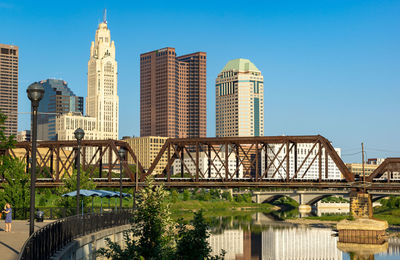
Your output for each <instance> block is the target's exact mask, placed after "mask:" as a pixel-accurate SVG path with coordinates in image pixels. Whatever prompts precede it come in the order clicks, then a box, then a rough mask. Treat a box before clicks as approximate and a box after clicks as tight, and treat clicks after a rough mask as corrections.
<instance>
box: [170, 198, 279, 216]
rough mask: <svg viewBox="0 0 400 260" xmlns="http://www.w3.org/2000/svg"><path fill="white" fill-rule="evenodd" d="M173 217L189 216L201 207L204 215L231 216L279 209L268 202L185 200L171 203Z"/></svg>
mask: <svg viewBox="0 0 400 260" xmlns="http://www.w3.org/2000/svg"><path fill="white" fill-rule="evenodd" d="M170 209H171V212H172V215H173V218H183V219H186V218H188V219H189V218H191V217H192V216H193V213H194V212H196V211H198V210H200V209H202V210H203V211H204V216H205V217H208V216H210V217H211V216H232V215H235V216H237V215H248V214H249V213H252V212H264V213H270V212H272V211H273V210H277V209H279V208H278V207H276V206H273V205H270V204H257V203H252V202H236V201H223V200H219V201H218V200H217V201H199V200H187V201H177V202H175V203H171V206H170Z"/></svg>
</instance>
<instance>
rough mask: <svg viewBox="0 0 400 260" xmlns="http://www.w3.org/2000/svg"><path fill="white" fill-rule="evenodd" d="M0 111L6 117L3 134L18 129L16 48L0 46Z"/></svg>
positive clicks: (9, 133)
mask: <svg viewBox="0 0 400 260" xmlns="http://www.w3.org/2000/svg"><path fill="white" fill-rule="evenodd" d="M0 111H1V112H2V113H3V114H5V115H6V116H7V120H6V122H5V125H4V126H5V130H4V133H5V135H6V136H10V135H15V136H16V135H17V129H18V47H17V46H13V45H6V44H0Z"/></svg>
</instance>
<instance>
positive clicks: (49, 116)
mask: <svg viewBox="0 0 400 260" xmlns="http://www.w3.org/2000/svg"><path fill="white" fill-rule="evenodd" d="M40 84H41V85H42V86H43V88H44V96H43V99H42V100H41V101H40V104H39V108H38V112H39V114H38V139H39V140H51V141H56V140H57V135H56V115H57V114H64V113H68V112H78V113H81V114H83V97H77V96H75V94H74V93H73V92H72V90H71V89H70V88H69V87H68V84H67V82H65V81H64V80H59V79H47V80H42V81H41V82H40Z"/></svg>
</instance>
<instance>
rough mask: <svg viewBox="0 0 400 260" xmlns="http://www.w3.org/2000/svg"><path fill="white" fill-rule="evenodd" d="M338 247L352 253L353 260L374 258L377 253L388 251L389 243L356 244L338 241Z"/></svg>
mask: <svg viewBox="0 0 400 260" xmlns="http://www.w3.org/2000/svg"><path fill="white" fill-rule="evenodd" d="M337 246H338V248H339V249H340V250H342V251H343V252H347V253H349V255H350V259H351V260H373V259H374V258H375V257H374V255H375V254H377V253H382V252H387V250H388V243H387V242H384V243H383V244H380V245H378V244H354V243H342V242H338V245H337Z"/></svg>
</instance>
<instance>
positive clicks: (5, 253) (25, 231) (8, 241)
mask: <svg viewBox="0 0 400 260" xmlns="http://www.w3.org/2000/svg"><path fill="white" fill-rule="evenodd" d="M49 222H51V221H45V222H35V230H37V229H38V228H41V227H43V226H44V225H46V224H48V223H49ZM4 228H5V224H4V220H2V221H1V222H0V259H2V260H14V259H17V256H18V254H19V251H20V250H21V247H22V246H23V245H24V243H25V241H26V240H27V239H28V236H29V222H28V221H26V220H13V223H12V229H11V230H12V231H11V232H9V233H6V232H4Z"/></svg>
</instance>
